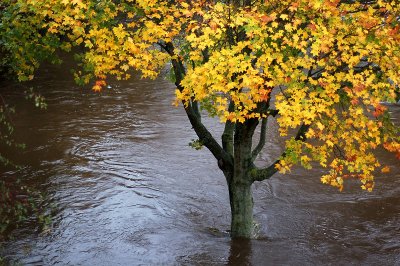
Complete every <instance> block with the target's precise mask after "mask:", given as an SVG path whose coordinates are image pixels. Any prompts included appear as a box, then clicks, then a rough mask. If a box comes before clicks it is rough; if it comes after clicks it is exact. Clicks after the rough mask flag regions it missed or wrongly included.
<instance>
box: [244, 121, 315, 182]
mask: <svg viewBox="0 0 400 266" xmlns="http://www.w3.org/2000/svg"><path fill="white" fill-rule="evenodd" d="M309 128H310V125H305V124H302V125H301V126H300V128H299V131H298V132H297V134H296V137H295V140H301V141H305V140H306V136H305V134H306V132H307V130H308V129H309ZM285 156H286V153H285V152H283V153H282V155H281V156H280V158H285ZM280 161H281V160H280V159H278V160H276V161H275V162H273V163H272V164H271V165H270V166H268V167H266V168H263V169H258V168H256V166H254V168H253V169H252V170H251V171H250V175H251V179H252V180H253V182H254V181H263V180H266V179H268V178H270V177H271V176H273V175H274V174H275V173H276V172H278V169H277V168H276V166H277V165H278V164H279V163H280Z"/></svg>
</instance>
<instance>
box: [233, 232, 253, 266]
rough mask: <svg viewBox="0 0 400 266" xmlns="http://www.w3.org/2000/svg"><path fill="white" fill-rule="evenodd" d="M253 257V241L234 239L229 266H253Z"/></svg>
mask: <svg viewBox="0 0 400 266" xmlns="http://www.w3.org/2000/svg"><path fill="white" fill-rule="evenodd" d="M251 255H252V251H251V240H249V239H241V238H236V239H232V240H231V248H230V250H229V258H228V263H227V265H230V266H236V265H237V266H239V265H240V266H245V265H251V263H250V261H251Z"/></svg>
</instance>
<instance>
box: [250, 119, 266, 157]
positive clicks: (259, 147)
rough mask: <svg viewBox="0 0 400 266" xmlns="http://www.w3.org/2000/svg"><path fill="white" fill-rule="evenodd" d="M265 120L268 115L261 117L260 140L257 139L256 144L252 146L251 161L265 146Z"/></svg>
mask: <svg viewBox="0 0 400 266" xmlns="http://www.w3.org/2000/svg"><path fill="white" fill-rule="evenodd" d="M267 121H268V117H266V118H263V119H262V121H261V132H260V140H259V141H258V144H257V146H256V147H255V148H254V150H253V151H252V153H251V159H252V161H253V162H254V160H255V159H256V158H257V156H258V154H259V153H260V152H261V150H262V148H264V146H265V138H266V135H267Z"/></svg>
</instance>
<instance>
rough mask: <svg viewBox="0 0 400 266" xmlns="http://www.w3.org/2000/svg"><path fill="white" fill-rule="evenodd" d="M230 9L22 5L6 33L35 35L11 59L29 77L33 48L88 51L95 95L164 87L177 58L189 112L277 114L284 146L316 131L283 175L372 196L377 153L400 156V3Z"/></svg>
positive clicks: (62, 2) (61, 2)
mask: <svg viewBox="0 0 400 266" xmlns="http://www.w3.org/2000/svg"><path fill="white" fill-rule="evenodd" d="M233 2H235V1H233ZM228 3H229V1H228ZM228 3H227V2H224V1H205V0H203V1H190V2H185V1H166V0H165V1H163V0H136V1H133V0H121V1H111V0H107V1H83V0H71V1H68V0H41V1H37V0H24V1H22V0H16V1H13V2H12V4H11V2H10V5H14V4H15V6H18V8H16V9H15V11H13V12H15V13H13V16H11V17H12V18H14V19H10V20H8V21H7V22H5V24H7V23H8V26H6V27H8V28H9V29H10V30H11V29H14V30H15V29H18V30H20V31H21V33H20V34H21V35H23V36H28V37H26V38H25V39H23V42H24V43H21V46H20V47H19V48H15V49H14V51H13V54H15V56H16V58H17V59H18V60H17V61H18V62H19V70H20V77H21V79H26V77H32V75H33V72H34V70H35V68H37V66H38V59H36V57H35V55H36V54H35V53H34V52H30V51H31V50H32V46H29V47H28V44H26V43H28V42H27V40H30V42H29V44H35V45H36V47H41V49H42V50H43V51H45V52H44V53H54V51H55V50H56V48H60V47H61V48H62V49H64V50H66V51H70V50H73V49H75V50H77V49H81V50H82V52H80V60H81V62H82V63H83V64H82V69H81V71H78V72H77V73H76V74H77V78H80V79H81V80H83V82H85V83H88V82H90V81H91V80H93V78H95V79H96V80H97V82H96V84H95V85H94V89H95V90H100V89H101V88H102V87H104V85H105V81H104V79H105V78H106V77H107V76H108V75H114V76H116V77H117V78H129V77H130V73H131V72H132V70H140V71H141V72H142V75H143V77H151V78H154V77H155V76H156V75H157V74H158V73H159V71H160V69H162V68H163V67H165V66H166V65H167V66H168V64H167V63H168V62H170V61H171V60H178V61H180V62H182V64H183V65H184V67H185V69H186V73H184V77H183V80H182V82H181V83H180V84H179V85H180V86H181V87H180V89H179V90H177V91H176V97H177V100H178V101H182V102H183V103H184V104H185V105H186V106H188V104H190V102H192V101H196V102H200V103H201V104H203V106H206V107H207V110H208V111H209V112H210V113H211V114H212V115H217V116H218V117H219V118H220V120H221V121H222V122H226V121H230V122H235V123H243V122H244V121H246V120H247V119H260V118H265V117H267V116H268V115H269V110H268V109H269V108H275V109H276V110H278V111H279V115H278V117H277V121H278V123H279V126H280V134H281V135H282V136H285V135H288V134H289V133H290V132H291V130H293V129H296V128H299V127H300V126H307V128H308V131H307V132H305V137H307V139H309V140H310V141H307V142H303V139H297V140H296V139H294V138H292V139H290V140H289V141H288V142H287V143H286V148H287V149H286V151H287V152H286V154H285V157H283V158H282V159H281V162H280V165H279V166H278V167H279V169H280V170H281V171H282V172H285V171H288V170H290V167H291V166H292V165H293V164H295V163H301V164H302V165H303V166H305V167H307V168H309V167H311V166H310V161H312V160H314V161H318V162H319V163H320V164H321V165H323V166H329V167H331V168H332V170H331V172H330V174H328V175H325V176H323V177H322V182H324V183H327V184H331V185H333V186H336V187H339V188H342V187H343V179H344V178H346V177H349V176H353V177H357V178H359V179H360V180H361V182H362V186H363V188H364V189H368V190H369V189H372V187H373V173H374V171H375V169H376V168H377V167H379V166H380V164H379V162H378V161H377V159H376V158H375V157H374V156H373V155H372V153H371V151H372V150H374V149H376V148H377V147H379V146H383V147H384V148H386V149H387V150H389V151H391V152H394V153H396V154H397V155H398V154H400V152H399V150H400V147H399V145H400V144H399V136H398V129H397V128H396V127H395V126H393V124H392V123H391V121H390V120H389V119H388V118H387V112H386V110H385V109H386V108H385V107H384V106H383V105H382V104H381V102H382V101H393V100H394V98H395V90H396V88H398V86H399V85H400V48H399V43H400V22H399V17H400V4H399V2H398V1H397V0H393V1H383V0H377V1H375V2H374V3H369V4H363V3H362V1H354V3H341V2H340V1H339V0H311V1H305V0H295V1H288V0H284V1H277V0H274V1H254V2H253V4H252V5H251V6H244V7H241V6H238V5H234V4H228ZM31 24H32V25H35V28H34V29H32V28H29V27H30V26H29V25H31ZM35 32H36V33H35ZM38 32H42V33H40V34H37V33H38ZM35 34H36V35H35ZM12 36H18V35H12ZM29 38H30V39H29ZM15 41H16V42H17V40H15ZM168 43H170V44H171V43H172V44H173V46H174V47H175V48H174V50H173V51H170V50H169V51H168V49H166V47H167V46H166V45H167V44H168ZM74 47H77V48H74ZM182 88H183V89H182ZM382 171H383V172H387V171H388V169H387V168H385V167H383V168H382ZM347 173H354V174H351V175H349V174H347Z"/></svg>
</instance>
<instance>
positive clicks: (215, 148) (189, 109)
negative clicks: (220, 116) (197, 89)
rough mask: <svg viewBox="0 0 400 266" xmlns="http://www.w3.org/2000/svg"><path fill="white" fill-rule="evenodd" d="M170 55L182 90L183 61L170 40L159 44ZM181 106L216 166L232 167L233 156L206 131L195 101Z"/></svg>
mask: <svg viewBox="0 0 400 266" xmlns="http://www.w3.org/2000/svg"><path fill="white" fill-rule="evenodd" d="M161 47H162V48H163V49H164V50H165V51H166V52H167V53H168V54H169V55H170V56H171V57H172V67H173V69H174V73H175V85H176V87H177V88H178V90H180V91H183V87H182V85H181V81H182V80H183V78H184V76H185V74H186V71H185V68H184V65H183V62H182V61H181V60H180V59H179V58H176V55H175V51H174V46H173V44H172V43H171V42H169V43H166V44H165V45H163V46H161ZM183 106H184V108H185V112H186V115H187V117H188V118H189V121H190V124H191V125H192V127H193V130H194V131H195V132H196V134H197V136H198V138H199V140H200V141H201V143H202V144H203V145H204V146H206V147H207V149H209V150H210V152H211V153H212V154H213V155H214V157H215V158H216V159H217V161H218V166H219V167H220V168H221V170H223V171H225V170H226V169H232V168H233V158H232V156H231V155H230V154H229V153H227V152H226V151H225V150H224V149H223V148H222V147H221V145H219V143H218V142H217V141H216V140H215V138H214V137H213V136H212V134H211V133H210V132H209V131H208V129H207V128H206V127H205V126H204V124H203V123H202V122H201V117H200V115H199V111H198V105H197V102H194V101H192V100H190V101H183Z"/></svg>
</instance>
